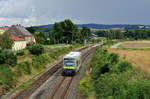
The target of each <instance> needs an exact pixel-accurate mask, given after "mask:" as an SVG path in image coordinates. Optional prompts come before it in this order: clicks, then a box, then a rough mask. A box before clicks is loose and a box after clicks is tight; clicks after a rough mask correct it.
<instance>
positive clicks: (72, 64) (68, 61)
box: [62, 52, 82, 75]
mask: <svg viewBox="0 0 150 99" xmlns="http://www.w3.org/2000/svg"><path fill="white" fill-rule="evenodd" d="M81 57H82V55H81V52H70V53H69V54H67V55H66V56H64V57H63V69H62V75H75V74H76V73H77V72H78V71H79V69H80V67H81Z"/></svg>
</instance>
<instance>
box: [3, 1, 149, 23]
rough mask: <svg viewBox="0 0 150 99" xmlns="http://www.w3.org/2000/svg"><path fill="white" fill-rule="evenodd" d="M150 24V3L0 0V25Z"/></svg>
mask: <svg viewBox="0 0 150 99" xmlns="http://www.w3.org/2000/svg"><path fill="white" fill-rule="evenodd" d="M65 19H71V20H72V21H73V22H74V23H75V24H87V23H97V24H145V25H149V24H150V21H149V20H150V0H0V26H6V25H7V26H10V25H13V24H22V25H23V26H35V25H46V24H53V23H55V22H59V21H63V20H65Z"/></svg>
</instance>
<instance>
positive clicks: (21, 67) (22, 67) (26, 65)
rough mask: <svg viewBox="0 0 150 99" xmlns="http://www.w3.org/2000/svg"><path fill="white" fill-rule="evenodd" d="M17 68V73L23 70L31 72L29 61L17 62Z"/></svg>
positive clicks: (26, 72) (27, 72)
mask: <svg viewBox="0 0 150 99" xmlns="http://www.w3.org/2000/svg"><path fill="white" fill-rule="evenodd" d="M17 68H18V73H19V74H22V72H20V71H23V73H24V74H31V68H30V63H29V62H28V61H25V62H22V63H20V64H18V67H17Z"/></svg>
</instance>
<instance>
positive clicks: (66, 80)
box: [47, 48, 95, 99]
mask: <svg viewBox="0 0 150 99" xmlns="http://www.w3.org/2000/svg"><path fill="white" fill-rule="evenodd" d="M94 50H95V48H93V49H91V50H90V51H88V52H87V53H86V54H85V55H84V56H83V57H82V61H84V60H85V59H86V58H87V56H89V55H90V54H91V53H92V52H93V51H94ZM73 79H74V76H72V77H69V76H63V77H62V78H61V79H60V81H59V82H58V83H57V84H56V86H55V89H54V90H53V92H52V93H50V96H49V97H48V98H47V99H66V96H67V92H68V89H69V87H70V86H71V83H72V81H73Z"/></svg>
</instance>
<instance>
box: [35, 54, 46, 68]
mask: <svg viewBox="0 0 150 99" xmlns="http://www.w3.org/2000/svg"><path fill="white" fill-rule="evenodd" d="M48 60H49V57H45V55H39V56H36V57H34V58H33V62H32V64H33V66H34V67H35V68H36V69H41V68H43V67H45V64H46V63H47V62H48Z"/></svg>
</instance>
